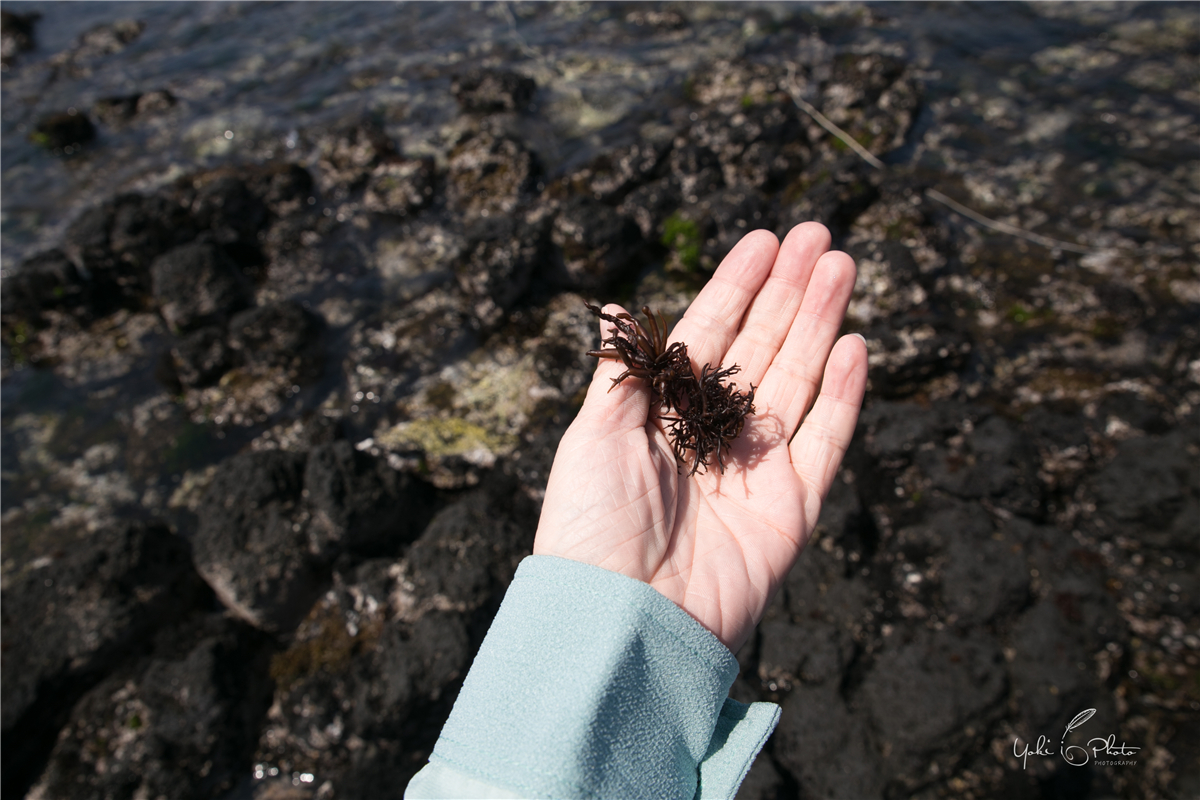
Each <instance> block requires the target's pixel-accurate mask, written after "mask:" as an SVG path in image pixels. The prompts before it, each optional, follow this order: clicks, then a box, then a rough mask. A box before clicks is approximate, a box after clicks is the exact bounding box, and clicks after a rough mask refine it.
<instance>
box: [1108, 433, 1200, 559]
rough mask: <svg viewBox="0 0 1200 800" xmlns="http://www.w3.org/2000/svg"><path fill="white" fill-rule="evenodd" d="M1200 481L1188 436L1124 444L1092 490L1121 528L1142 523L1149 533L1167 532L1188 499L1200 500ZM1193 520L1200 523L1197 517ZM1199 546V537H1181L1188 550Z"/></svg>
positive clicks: (1141, 438) (1135, 439)
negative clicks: (1154, 531)
mask: <svg viewBox="0 0 1200 800" xmlns="http://www.w3.org/2000/svg"><path fill="white" fill-rule="evenodd" d="M1197 482H1200V470H1198V469H1197V468H1196V457H1195V456H1194V455H1192V454H1190V453H1189V452H1188V450H1187V444H1186V441H1185V439H1184V437H1183V436H1181V435H1179V434H1169V435H1167V436H1163V437H1159V436H1146V437H1138V438H1134V439H1128V440H1126V441H1124V442H1121V443H1120V444H1119V445H1117V452H1116V455H1115V457H1114V458H1113V460H1112V461H1110V462H1109V463H1108V465H1107V466H1105V467H1104V469H1102V470H1100V472H1099V473H1098V474H1097V475H1096V476H1095V477H1094V478H1093V479H1092V480H1091V481H1090V484H1089V488H1090V489H1091V491H1092V493H1093V494H1094V496H1095V498H1096V502H1097V505H1098V507H1099V509H1100V511H1101V512H1102V513H1104V514H1107V515H1109V516H1111V517H1112V518H1113V519H1115V520H1117V521H1118V523H1123V524H1128V523H1132V522H1138V523H1141V524H1142V525H1144V526H1145V527H1146V528H1147V529H1149V530H1156V531H1162V530H1165V529H1170V528H1171V523H1172V522H1173V521H1174V520H1175V518H1176V517H1177V516H1178V515H1179V512H1180V511H1181V510H1182V509H1183V507H1184V504H1185V498H1186V497H1187V496H1188V495H1191V496H1192V497H1196V496H1197V495H1200V491H1197V489H1198V488H1200V487H1197ZM1191 521H1192V523H1195V518H1194V517H1193V518H1192V519H1191ZM1193 533H1194V527H1193ZM1189 538H1190V541H1187V540H1188V539H1189ZM1194 543H1195V536H1194V535H1193V536H1191V537H1186V536H1185V537H1180V544H1181V545H1183V546H1192V547H1194V546H1195V544H1194Z"/></svg>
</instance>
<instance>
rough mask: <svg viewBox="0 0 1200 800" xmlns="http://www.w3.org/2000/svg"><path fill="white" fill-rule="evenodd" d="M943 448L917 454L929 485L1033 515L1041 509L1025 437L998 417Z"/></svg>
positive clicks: (1033, 461) (1034, 461)
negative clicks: (929, 481)
mask: <svg viewBox="0 0 1200 800" xmlns="http://www.w3.org/2000/svg"><path fill="white" fill-rule="evenodd" d="M947 445H948V446H946V447H940V446H938V447H934V448H931V449H927V450H922V451H921V452H919V453H918V454H917V458H916V462H917V464H918V465H919V466H920V467H921V469H922V470H923V471H924V472H925V474H926V475H928V476H929V478H930V480H932V481H933V485H934V486H936V487H938V488H941V489H944V490H945V491H947V492H949V493H951V494H953V495H956V496H958V497H962V498H981V497H988V498H996V499H997V500H998V501H999V502H1001V503H1002V504H1003V505H1004V506H1005V507H1006V508H1008V509H1011V510H1012V511H1015V512H1017V513H1019V514H1024V515H1026V516H1037V515H1038V514H1039V513H1040V511H1041V508H1042V498H1041V484H1040V483H1039V481H1038V480H1037V457H1036V454H1035V453H1034V452H1033V451H1032V448H1031V447H1030V446H1029V442H1028V440H1027V439H1026V438H1025V437H1024V436H1022V435H1021V433H1020V432H1019V431H1018V430H1016V428H1015V427H1014V426H1013V425H1012V424H1011V423H1009V422H1007V421H1005V420H1004V419H1002V418H1001V417H998V416H993V417H989V418H987V419H986V420H984V421H983V422H982V423H980V424H978V425H977V426H973V428H972V430H971V431H970V432H968V433H966V434H964V435H963V436H962V437H961V444H959V443H958V440H955V439H951V440H949V441H948V442H947Z"/></svg>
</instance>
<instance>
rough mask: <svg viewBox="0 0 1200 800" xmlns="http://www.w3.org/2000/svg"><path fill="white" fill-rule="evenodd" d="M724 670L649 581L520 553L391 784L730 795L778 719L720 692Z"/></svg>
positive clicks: (549, 792) (619, 795) (537, 792)
mask: <svg viewBox="0 0 1200 800" xmlns="http://www.w3.org/2000/svg"><path fill="white" fill-rule="evenodd" d="M737 673H738V664H737V660H736V659H735V658H734V657H733V654H732V653H730V652H729V650H728V649H727V648H726V647H725V646H724V645H722V644H721V642H720V641H719V640H718V639H717V637H715V636H713V635H712V634H711V633H710V632H709V631H707V630H705V629H704V627H702V626H701V625H700V624H699V623H697V622H696V621H695V620H693V619H692V618H691V617H690V616H688V614H687V613H686V612H684V611H683V610H682V609H680V608H679V607H678V606H676V605H675V604H674V603H672V602H671V601H670V600H668V599H667V598H665V597H664V596H662V595H661V594H659V593H658V592H657V591H655V590H654V589H652V588H651V587H650V586H649V585H647V584H645V583H642V582H641V581H637V580H634V579H632V578H627V577H625V576H623V575H618V574H617V573H615V572H609V571H608V570H604V569H600V568H599V567H592V566H588V565H586V564H581V563H578V562H575V561H569V560H566V559H562V558H554V557H551V556H530V557H528V558H526V559H525V560H524V561H522V562H521V565H520V567H519V568H518V569H517V573H516V577H515V578H514V579H513V582H512V585H511V586H510V587H509V589H508V593H507V594H506V595H505V597H504V602H503V604H502V605H501V606H500V610H499V612H498V613H497V614H496V619H495V620H494V621H493V622H492V627H491V628H490V629H489V630H488V634H487V637H486V638H485V639H484V641H483V645H482V646H481V647H480V649H479V654H478V655H477V656H476V658H475V663H474V664H473V665H472V666H471V671H470V673H469V674H468V675H467V677H466V680H465V681H464V682H463V687H462V691H461V692H460V693H459V695H458V699H457V700H456V701H455V703H454V710H453V711H452V712H451V713H450V719H449V720H447V721H446V725H445V727H444V728H442V733H441V736H440V738H439V739H438V741H437V744H436V745H435V746H434V749H433V754H432V755H431V756H430V758H429V764H427V765H426V766H425V767H424V769H422V770H421V771H420V772H419V773H417V775H416V776H415V777H414V778H413V779H412V781H411V782H410V783H409V785H408V789H407V790H406V791H405V793H404V796H405V798H406V799H407V800H421V799H422V798H429V799H431V800H432V798H467V797H473V798H507V797H524V798H599V799H601V800H608V799H609V798H614V799H617V800H624V799H625V798H641V797H644V798H654V799H655V800H668V799H669V798H678V800H694V799H695V798H717V797H733V796H734V794H735V793H736V792H737V789H738V787H739V786H740V785H741V783H742V779H743V778H745V776H746V772H747V771H749V769H750V764H751V762H753V761H754V758H755V756H757V755H758V752H759V750H760V749H762V746H763V744H764V743H765V742H766V740H767V737H768V736H770V735H771V732H772V731H773V730H774V729H775V725H776V723H778V721H779V707H778V706H776V705H773V704H771V703H752V704H750V705H746V704H744V703H738V702H736V701H734V700H732V699H730V698H729V697H728V694H729V688H730V686H732V685H733V681H734V678H736V677H737Z"/></svg>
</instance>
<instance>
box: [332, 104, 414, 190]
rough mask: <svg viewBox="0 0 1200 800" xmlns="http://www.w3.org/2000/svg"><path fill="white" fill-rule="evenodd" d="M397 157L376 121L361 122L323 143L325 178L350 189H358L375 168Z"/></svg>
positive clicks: (394, 146)
mask: <svg viewBox="0 0 1200 800" xmlns="http://www.w3.org/2000/svg"><path fill="white" fill-rule="evenodd" d="M398 157H399V151H398V150H397V149H396V145H395V143H394V142H393V141H392V140H391V138H390V137H389V136H388V135H387V132H386V131H385V130H384V129H383V127H382V126H381V125H380V124H379V123H378V122H375V121H374V120H370V119H366V120H362V121H360V122H357V123H354V124H352V125H349V126H346V127H344V128H342V129H341V130H340V131H338V132H336V133H334V134H333V136H332V137H330V139H328V140H327V141H325V142H324V143H323V144H322V146H321V161H320V164H321V168H322V171H323V173H324V174H323V176H322V177H323V179H324V180H326V181H328V182H329V183H332V184H335V185H339V186H343V187H346V188H348V189H353V188H359V187H361V185H362V183H363V181H364V180H366V177H367V174H368V173H369V172H370V171H371V170H372V169H374V168H375V167H376V166H378V165H379V164H382V163H384V162H385V161H391V160H393V159H396V158H398Z"/></svg>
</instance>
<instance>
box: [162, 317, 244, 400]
mask: <svg viewBox="0 0 1200 800" xmlns="http://www.w3.org/2000/svg"><path fill="white" fill-rule="evenodd" d="M171 357H172V359H173V362H174V368H175V374H176V376H177V377H178V379H179V382H180V384H182V385H183V386H186V387H188V388H191V389H195V388H200V387H203V386H208V385H210V384H212V383H215V382H216V381H217V379H219V378H220V377H221V376H222V375H224V374H225V372H226V371H227V370H228V369H229V367H230V366H232V359H231V353H230V351H229V347H228V345H226V343H225V333H224V331H223V330H221V328H219V327H217V326H209V327H207V328H201V329H200V330H197V331H193V332H192V333H189V334H188V335H187V336H185V337H183V339H181V340H180V341H179V343H178V344H176V345H175V346H174V347H173V348H171Z"/></svg>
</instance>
